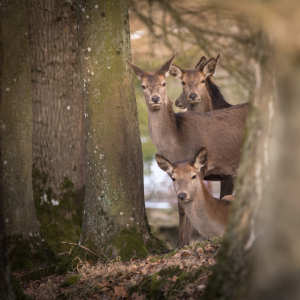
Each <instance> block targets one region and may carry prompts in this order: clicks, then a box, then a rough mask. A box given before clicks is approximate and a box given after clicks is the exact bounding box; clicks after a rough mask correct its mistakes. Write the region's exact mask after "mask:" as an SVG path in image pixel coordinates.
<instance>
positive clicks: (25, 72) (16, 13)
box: [0, 1, 56, 270]
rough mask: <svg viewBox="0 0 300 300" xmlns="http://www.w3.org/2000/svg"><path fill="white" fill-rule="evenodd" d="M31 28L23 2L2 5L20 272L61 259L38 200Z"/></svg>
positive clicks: (10, 218)
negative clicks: (47, 236)
mask: <svg viewBox="0 0 300 300" xmlns="http://www.w3.org/2000/svg"><path fill="white" fill-rule="evenodd" d="M27 24H28V20H27V14H26V9H25V4H24V3H23V2H20V1H17V2H16V1H2V2H1V27H2V31H1V39H2V49H1V51H2V56H3V65H2V82H1V83H2V89H1V93H2V94H1V97H2V101H1V108H0V120H1V155H2V161H1V164H2V166H1V168H2V180H3V182H2V187H3V191H2V197H3V206H4V219H5V229H6V234H7V240H8V248H9V249H10V251H9V258H10V260H11V261H12V262H13V263H12V267H13V269H15V270H16V269H22V268H23V267H25V268H26V269H28V268H30V267H33V266H36V264H37V263H38V262H39V263H45V262H53V261H56V257H55V255H53V252H52V251H51V250H50V249H49V248H48V246H47V245H46V244H45V242H44V241H43V237H42V235H41V233H40V229H39V225H38V221H37V218H36V211H35V206H34V201H33V192H32V181H31V177H32V105H31V80H30V79H31V77H30V64H29V44H28V27H27ZM22 248H23V249H22ZM22 251H23V252H22ZM24 254H25V255H24Z"/></svg>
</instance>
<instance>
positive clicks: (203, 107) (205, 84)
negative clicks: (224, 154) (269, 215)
mask: <svg viewBox="0 0 300 300" xmlns="http://www.w3.org/2000/svg"><path fill="white" fill-rule="evenodd" d="M219 59H220V54H219V55H218V56H217V58H216V59H215V58H211V59H210V60H208V61H207V60H206V58H205V56H202V57H201V59H200V61H199V62H198V63H197V65H196V67H195V69H193V70H185V69H181V68H180V67H178V66H176V65H172V66H171V67H170V74H171V75H172V76H174V77H176V78H178V79H180V80H181V83H182V88H183V93H182V94H181V95H180V96H179V98H178V99H177V100H176V102H175V104H176V106H178V105H180V106H181V107H184V106H185V103H187V104H186V105H187V110H188V111H195V112H207V111H211V110H217V109H222V108H228V107H231V106H232V105H231V104H229V103H228V102H227V101H226V100H225V99H224V97H223V95H222V94H221V92H220V90H219V88H218V87H217V86H216V85H215V83H214V82H213V78H212V76H213V75H214V73H215V71H216V68H217V65H218V62H219ZM233 190H234V180H230V179H229V180H223V181H221V189H220V198H223V197H224V196H225V195H231V194H232V193H233Z"/></svg>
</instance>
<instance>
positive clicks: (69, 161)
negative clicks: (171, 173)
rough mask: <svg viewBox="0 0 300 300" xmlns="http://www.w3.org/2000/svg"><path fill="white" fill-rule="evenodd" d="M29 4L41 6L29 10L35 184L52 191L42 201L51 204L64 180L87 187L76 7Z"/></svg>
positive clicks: (50, 0)
mask: <svg viewBox="0 0 300 300" xmlns="http://www.w3.org/2000/svg"><path fill="white" fill-rule="evenodd" d="M30 2H31V3H33V4H34V5H36V6H39V7H40V8H35V7H32V6H30V5H27V7H28V16H29V42H30V58H31V76H32V99H33V100H32V101H33V103H32V105H33V170H34V174H33V176H34V178H33V179H34V183H35V184H37V185H38V187H39V188H40V189H42V190H43V193H44V195H48V198H49V196H50V195H51V192H53V194H52V195H51V198H50V199H44V200H46V201H48V202H51V200H52V199H53V200H60V196H61V194H62V184H63V183H64V182H65V180H66V179H68V180H69V181H71V182H72V183H73V184H74V185H75V188H76V189H77V190H80V189H82V188H83V186H84V138H83V136H84V135H83V107H82V95H81V88H80V69H79V66H80V64H79V56H78V37H77V23H76V10H75V6H74V5H71V4H69V3H67V4H62V1H58V0H47V1H46V0H33V1H30ZM41 8H45V9H48V11H47V10H44V9H41ZM49 11H50V12H51V13H50V12H49ZM58 16H59V17H58ZM60 16H61V18H62V19H63V20H64V21H62V20H61V19H60ZM71 30H72V32H71ZM52 197H53V198H52Z"/></svg>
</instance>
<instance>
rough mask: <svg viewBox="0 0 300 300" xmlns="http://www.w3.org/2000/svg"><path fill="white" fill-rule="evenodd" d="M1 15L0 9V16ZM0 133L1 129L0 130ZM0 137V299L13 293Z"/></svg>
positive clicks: (0, 60)
mask: <svg viewBox="0 0 300 300" xmlns="http://www.w3.org/2000/svg"><path fill="white" fill-rule="evenodd" d="M1 15H2V11H1V13H0V16H1ZM2 54H3V52H2V24H1V22H0V107H1V103H2V89H3V82H2V76H3V57H2ZM0 133H1V131H0ZM1 140H2V138H1V134H0V290H1V293H0V299H1V300H14V299H16V298H15V295H14V292H13V289H12V284H11V282H10V267H9V262H8V253H7V245H6V236H5V222H4V207H3V185H2V168H3V159H2V141H1Z"/></svg>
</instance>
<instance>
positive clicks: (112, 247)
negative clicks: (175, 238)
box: [85, 227, 167, 261]
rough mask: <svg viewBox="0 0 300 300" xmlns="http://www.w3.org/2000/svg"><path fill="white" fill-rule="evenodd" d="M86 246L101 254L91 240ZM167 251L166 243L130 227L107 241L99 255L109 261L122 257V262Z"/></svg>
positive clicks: (86, 242)
mask: <svg viewBox="0 0 300 300" xmlns="http://www.w3.org/2000/svg"><path fill="white" fill-rule="evenodd" d="M85 246H86V247H87V248H88V249H90V250H92V251H95V252H96V253H99V249H98V248H97V246H96V245H95V244H94V243H93V242H92V241H91V240H87V241H85ZM166 249H167V247H166V245H165V243H163V242H162V241H160V240H159V239H157V238H156V237H155V236H154V235H152V234H151V233H148V232H145V233H143V232H138V231H137V229H136V228H135V227H129V228H124V229H122V230H120V231H119V233H118V234H117V235H116V236H112V237H110V238H109V239H107V240H106V241H105V243H104V244H103V246H102V247H101V249H100V254H99V255H101V253H102V254H104V255H105V256H106V257H107V258H109V259H115V258H116V257H120V259H121V260H122V261H128V260H130V259H131V258H132V257H136V258H145V257H147V256H149V255H150V254H160V253H163V252H164V251H165V250H166ZM88 255H89V256H91V255H90V254H88ZM91 258H92V257H91ZM94 258H95V257H94Z"/></svg>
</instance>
